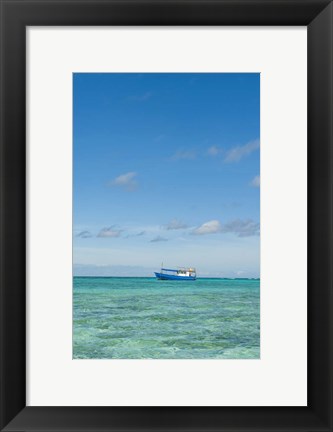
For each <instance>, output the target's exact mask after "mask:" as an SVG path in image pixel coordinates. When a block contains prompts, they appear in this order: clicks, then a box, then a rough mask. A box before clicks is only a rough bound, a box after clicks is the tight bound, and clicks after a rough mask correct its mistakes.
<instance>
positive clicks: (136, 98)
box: [128, 91, 153, 102]
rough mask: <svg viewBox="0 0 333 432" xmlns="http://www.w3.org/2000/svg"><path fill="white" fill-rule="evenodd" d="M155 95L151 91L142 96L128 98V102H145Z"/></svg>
mask: <svg viewBox="0 0 333 432" xmlns="http://www.w3.org/2000/svg"><path fill="white" fill-rule="evenodd" d="M152 95H153V93H152V92H151V91H148V92H146V93H142V94H136V95H132V96H129V97H128V100H130V101H135V102H144V101H146V100H148V99H150V98H151V97H152Z"/></svg>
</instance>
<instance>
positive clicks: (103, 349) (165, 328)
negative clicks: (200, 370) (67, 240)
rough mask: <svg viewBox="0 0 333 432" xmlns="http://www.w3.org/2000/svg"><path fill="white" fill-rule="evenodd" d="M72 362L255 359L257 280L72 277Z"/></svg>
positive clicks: (256, 357)
mask: <svg viewBox="0 0 333 432" xmlns="http://www.w3.org/2000/svg"><path fill="white" fill-rule="evenodd" d="M73 358H76V359H258V358H260V281H259V280H228V279H197V280H196V281H193V282H190V281H159V280H157V279H155V278H116V277H112V278H107V277H105V278H104V277H98V278H95V277H74V289H73Z"/></svg>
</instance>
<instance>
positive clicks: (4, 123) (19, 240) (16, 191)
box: [0, 0, 333, 432]
mask: <svg viewBox="0 0 333 432" xmlns="http://www.w3.org/2000/svg"><path fill="white" fill-rule="evenodd" d="M0 6H1V9H0V13H1V83H0V84H1V90H0V91H1V107H0V109H1V112H0V114H1V117H0V118H1V126H0V132H1V156H0V163H1V166H0V175H1V180H0V181H1V183H0V185H1V189H0V191H1V204H0V210H1V225H0V229H1V232H0V239H1V241H0V247H1V260H0V265H1V274H0V276H1V287H0V288H1V348H0V353H1V354H0V360H1V370H0V374H1V376H0V379H1V392H0V409H1V419H0V428H1V430H2V431H74V430H75V431H81V430H82V431H102V430H103V431H108V430H110V431H119V432H120V431H144V430H159V431H161V430H163V431H176V430H177V431H180V430H184V431H194V430H195V431H201V430H202V431H203V430H207V431H213V430H214V431H217V430H221V431H255V430H257V431H274V432H277V431H285V432H287V431H304V432H305V431H313V432H319V431H320V432H324V431H332V430H333V429H332V348H333V345H332V321H333V320H332V317H333V307H332V299H333V296H332V216H333V215H332V204H333V201H332V162H333V161H332V114H333V111H332V60H333V54H332V53H333V50H332V48H333V44H332V35H333V21H332V11H333V8H332V1H330V0H179V1H173V0H169V1H166V0H155V1H143V0H138V1H135V0H131V1H129V0H122V1H117V0H114V1H113V0H62V1H60V0H57V1H55V0H43V1H40V0H0ZM32 25H33V26H39V25H42V26H106V25H158V26H161V25H162V26H164V25H184V26H189V25H206V26H209V25H215V26H220V25H221V26H222V25H223V26H228V25H237V26H254V25H255V26H259V25H264V26H280V25H281V26H290V25H293V26H295V25H297V26H307V29H308V405H307V407H36V406H34V407H27V406H26V360H25V353H26V328H25V324H26V323H25V320H26V313H25V302H26V293H25V288H26V218H25V205H26V192H25V182H26V153H25V152H26V147H25V121H26V106H25V102H26V100H25V91H26V84H25V81H26V77H25V63H26V41H25V34H26V33H25V32H26V27H27V26H32ZM295 199H297V197H295ZM64 391H66V390H65V389H64ZM286 391H287V389H286Z"/></svg>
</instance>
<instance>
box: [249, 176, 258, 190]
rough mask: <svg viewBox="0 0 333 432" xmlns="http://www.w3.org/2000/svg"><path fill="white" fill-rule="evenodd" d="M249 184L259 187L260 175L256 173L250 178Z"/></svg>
mask: <svg viewBox="0 0 333 432" xmlns="http://www.w3.org/2000/svg"><path fill="white" fill-rule="evenodd" d="M250 184H251V186H253V187H260V176H259V175H257V176H255V177H254V178H253V179H252V180H251V183H250Z"/></svg>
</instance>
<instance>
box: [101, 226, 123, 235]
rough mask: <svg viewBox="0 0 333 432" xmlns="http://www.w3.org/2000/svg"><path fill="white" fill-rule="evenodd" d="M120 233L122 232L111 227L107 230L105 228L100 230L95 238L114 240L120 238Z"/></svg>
mask: <svg viewBox="0 0 333 432" xmlns="http://www.w3.org/2000/svg"><path fill="white" fill-rule="evenodd" d="M122 231H123V230H121V229H116V228H115V227H114V225H113V226H110V227H108V228H107V227H106V228H102V229H101V230H100V232H99V233H98V234H97V237H106V238H116V237H120V234H121V233H122Z"/></svg>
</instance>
